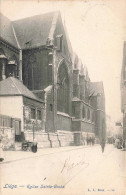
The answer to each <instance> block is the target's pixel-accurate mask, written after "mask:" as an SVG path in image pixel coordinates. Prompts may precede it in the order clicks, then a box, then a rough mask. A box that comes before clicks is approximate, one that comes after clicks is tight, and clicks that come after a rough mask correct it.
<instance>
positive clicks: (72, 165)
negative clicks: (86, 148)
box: [61, 158, 89, 173]
mask: <svg viewBox="0 0 126 195" xmlns="http://www.w3.org/2000/svg"><path fill="white" fill-rule="evenodd" d="M82 165H89V163H88V162H85V160H83V159H82V160H80V161H78V162H70V158H68V159H66V160H65V163H64V165H63V168H62V169H61V173H63V171H65V170H66V171H71V170H72V169H74V168H76V167H78V166H82Z"/></svg>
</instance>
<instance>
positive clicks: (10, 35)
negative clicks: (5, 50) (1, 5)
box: [0, 13, 18, 47]
mask: <svg viewBox="0 0 126 195" xmlns="http://www.w3.org/2000/svg"><path fill="white" fill-rule="evenodd" d="M0 37H1V38H2V39H3V40H5V41H7V42H9V43H10V44H12V45H13V46H15V47H18V45H17V41H16V39H15V35H14V31H13V26H12V22H11V21H10V20H9V19H8V18H7V17H6V16H4V15H3V14H2V13H0Z"/></svg>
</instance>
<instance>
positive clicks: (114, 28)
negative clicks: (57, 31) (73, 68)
mask: <svg viewBox="0 0 126 195" xmlns="http://www.w3.org/2000/svg"><path fill="white" fill-rule="evenodd" d="M0 3H1V4H0V8H1V12H2V13H3V14H4V15H6V16H7V17H8V18H10V19H11V20H15V19H19V18H24V17H28V16H32V15H37V14H42V13H46V12H50V11H56V10H60V11H61V14H62V18H63V22H65V24H66V27H67V31H68V34H69V38H70V41H71V44H72V48H73V50H74V51H75V52H76V53H77V54H78V56H79V57H80V59H81V60H82V62H83V64H84V65H86V66H87V68H88V73H89V76H90V79H91V81H103V83H104V90H105V98H106V113H107V114H108V115H110V116H111V117H112V119H113V120H115V121H116V120H119V119H120V118H121V117H122V115H121V111H120V109H121V106H120V105H121V104H120V101H121V100H120V75H121V66H122V54H123V41H124V38H125V37H124V17H125V15H124V13H125V12H126V5H125V0H119V1H117V0H108V1H107V0H98V1H95V0H83V1H77V0H76V1H67V2H65V1H46V2H45V1H41V0H38V1H37V0H32V1H30V0H25V1H23V0H18V1H16V0H12V1H11V0H6V1H4V0H1V1H0Z"/></svg>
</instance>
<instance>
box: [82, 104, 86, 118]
mask: <svg viewBox="0 0 126 195" xmlns="http://www.w3.org/2000/svg"><path fill="white" fill-rule="evenodd" d="M85 117H86V111H85V107H84V106H83V109H82V118H85Z"/></svg>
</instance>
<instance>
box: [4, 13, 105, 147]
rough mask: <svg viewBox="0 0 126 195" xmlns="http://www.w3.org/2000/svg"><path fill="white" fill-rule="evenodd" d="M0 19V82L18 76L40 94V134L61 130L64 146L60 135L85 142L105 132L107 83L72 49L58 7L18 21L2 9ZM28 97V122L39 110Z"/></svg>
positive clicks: (26, 86)
mask: <svg viewBox="0 0 126 195" xmlns="http://www.w3.org/2000/svg"><path fill="white" fill-rule="evenodd" d="M0 21H1V29H0V81H1V82H3V80H7V78H8V77H11V78H12V77H14V78H16V80H14V81H15V82H17V80H20V82H22V87H23V85H24V87H23V88H27V89H28V91H31V93H32V96H33V95H34V97H36V98H34V102H35V101H37V102H39V107H41V109H42V111H41V116H40V118H41V123H42V124H41V127H42V128H41V129H40V128H38V129H37V128H36V134H37V132H38V133H40V132H41V133H43V134H49V135H50V137H51V136H52V135H53V138H54V135H57V136H59V138H58V139H59V142H58V143H59V145H61V146H62V144H61V141H62V139H61V140H60V138H61V135H62V136H63V137H64V138H63V139H64V142H65V143H66V144H64V145H70V144H71V143H72V144H74V145H81V144H86V143H87V140H88V139H90V138H92V139H93V138H95V137H97V138H99V139H102V138H103V137H105V131H106V120H105V95H104V87H103V83H102V82H91V80H90V77H89V75H88V70H87V67H86V66H84V65H83V63H82V62H81V60H80V59H79V57H78V56H77V54H75V53H74V52H73V49H72V46H71V43H70V40H69V37H68V33H67V30H66V27H65V25H64V24H63V22H62V18H61V15H60V12H51V13H46V14H42V15H36V16H32V17H28V18H24V19H20V20H16V21H10V20H9V19H8V18H6V17H5V16H3V15H2V14H0ZM12 81H13V79H11V82H12ZM1 82H0V83H1ZM11 87H12V88H13V85H11ZM11 87H10V88H11ZM10 90H11V89H10ZM0 93H1V91H0ZM22 94H23V96H25V94H24V93H23V92H22ZM0 96H1V94H0ZM12 98H13V97H12ZM25 99H26V102H25V104H26V105H27V106H28V105H30V104H31V106H30V107H29V109H27V110H25V109H26V108H25V107H24V108H23V109H24V111H23V114H24V119H25V120H27V121H25V122H26V124H27V127H28V126H29V127H30V124H31V120H32V118H33V116H34V118H35V119H36V117H39V116H38V115H39V114H40V113H39V111H38V113H37V111H36V110H37V108H36V105H37V103H36V104H35V103H34V104H32V102H31V100H29V98H28V97H27V98H25ZM17 106H18V104H17ZM38 110H40V109H38ZM28 112H29V114H28ZM0 114H2V113H1V110H0ZM11 114H12V113H11ZM27 116H29V118H28V119H27ZM15 117H16V116H15ZM31 117H32V118H31ZM22 125H23V127H22V129H21V131H22V132H24V135H26V136H27V132H30V131H32V129H28V128H25V126H24V122H23V124H22ZM36 126H37V123H36ZM40 136H42V135H41V134H40ZM50 139H51V138H50ZM56 139H57V138H56ZM71 140H72V141H71Z"/></svg>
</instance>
